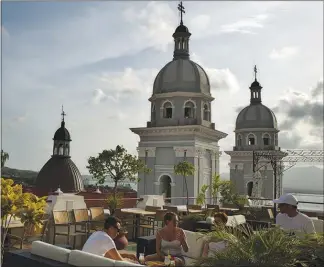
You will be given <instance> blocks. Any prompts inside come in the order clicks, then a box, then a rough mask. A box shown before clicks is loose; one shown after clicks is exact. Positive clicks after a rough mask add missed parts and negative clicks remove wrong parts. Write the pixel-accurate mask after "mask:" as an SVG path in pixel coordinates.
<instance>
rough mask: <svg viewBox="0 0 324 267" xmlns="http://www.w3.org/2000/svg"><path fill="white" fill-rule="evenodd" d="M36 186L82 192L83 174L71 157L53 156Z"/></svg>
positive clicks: (44, 167)
mask: <svg viewBox="0 0 324 267" xmlns="http://www.w3.org/2000/svg"><path fill="white" fill-rule="evenodd" d="M36 187H38V188H42V189H46V190H47V191H48V192H50V191H55V190H56V189H57V188H58V187H60V188H61V190H62V191H63V192H80V191H82V190H83V189H84V187H83V181H82V176H81V174H80V172H79V170H78V168H77V166H76V165H75V164H74V162H73V161H72V159H71V158H70V157H64V156H53V157H51V158H50V159H49V160H48V161H47V162H46V164H45V165H44V166H43V168H42V169H41V170H40V172H39V173H38V175H37V178H36Z"/></svg>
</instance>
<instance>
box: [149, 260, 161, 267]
mask: <svg viewBox="0 0 324 267" xmlns="http://www.w3.org/2000/svg"><path fill="white" fill-rule="evenodd" d="M145 265H146V266H151V267H153V266H161V267H164V266H165V265H164V262H163V261H147V262H145Z"/></svg>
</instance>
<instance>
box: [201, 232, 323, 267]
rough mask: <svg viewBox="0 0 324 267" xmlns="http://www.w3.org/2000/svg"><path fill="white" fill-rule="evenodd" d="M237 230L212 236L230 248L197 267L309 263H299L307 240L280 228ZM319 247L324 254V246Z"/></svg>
mask: <svg viewBox="0 0 324 267" xmlns="http://www.w3.org/2000/svg"><path fill="white" fill-rule="evenodd" d="M234 229H236V230H231V231H229V230H226V228H224V229H223V230H221V231H215V232H213V233H211V234H209V235H208V237H209V240H211V241H220V240H226V242H227V248H226V249H225V250H223V251H218V252H217V253H215V254H214V255H213V256H211V257H205V258H202V259H199V260H197V262H196V266H226V267H237V266H247V267H250V266H251V267H259V266H263V267H275V266H281V267H295V266H297V264H298V263H306V262H301V260H300V259H301V256H302V254H303V253H304V251H303V250H302V249H301V246H302V244H303V242H304V240H302V239H300V238H297V237H294V236H289V235H287V234H286V233H285V232H284V231H282V230H281V229H279V228H277V227H276V228H271V229H266V230H265V229H262V230H261V229H260V230H259V231H255V232H253V231H252V230H251V229H248V227H246V226H237V227H236V228H234ZM313 242H314V241H313ZM318 247H321V249H322V251H323V245H321V246H318ZM322 254H323V252H322ZM307 257H309V255H308V256H307ZM305 266H311V265H305ZM318 266H319V265H318Z"/></svg>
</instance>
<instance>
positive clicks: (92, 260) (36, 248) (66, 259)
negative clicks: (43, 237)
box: [30, 241, 143, 267]
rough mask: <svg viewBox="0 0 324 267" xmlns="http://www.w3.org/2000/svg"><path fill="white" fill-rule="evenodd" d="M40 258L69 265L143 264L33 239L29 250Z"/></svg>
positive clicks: (114, 265)
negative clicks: (115, 259)
mask: <svg viewBox="0 0 324 267" xmlns="http://www.w3.org/2000/svg"><path fill="white" fill-rule="evenodd" d="M30 253H31V254H32V255H36V256H39V257H42V258H46V259H50V260H53V261H56V262H61V263H66V264H68V265H69V266H88V267H91V266H93V267H94V266H96V267H99V266H106V267H122V266H143V265H139V264H133V263H128V262H121V261H114V260H111V259H108V258H105V257H101V256H98V255H94V254H91V253H87V252H83V251H80V250H69V249H66V248H61V247H58V246H54V245H52V244H48V243H44V242H42V241H34V242H33V243H32V248H31V252H30Z"/></svg>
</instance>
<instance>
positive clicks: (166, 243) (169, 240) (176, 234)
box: [145, 212, 188, 266]
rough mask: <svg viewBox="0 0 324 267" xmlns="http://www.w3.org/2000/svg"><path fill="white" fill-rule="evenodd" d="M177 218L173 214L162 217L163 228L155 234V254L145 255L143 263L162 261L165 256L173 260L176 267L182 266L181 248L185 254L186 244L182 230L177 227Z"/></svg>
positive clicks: (169, 213)
mask: <svg viewBox="0 0 324 267" xmlns="http://www.w3.org/2000/svg"><path fill="white" fill-rule="evenodd" d="M178 222H179V219H178V216H177V215H176V214H175V213H173V212H167V213H166V214H165V215H164V224H165V226H164V227H163V228H162V229H160V230H159V231H158V232H157V233H156V254H153V255H147V256H146V257H145V261H164V258H165V256H168V255H170V256H171V257H173V258H174V261H175V265H176V266H184V264H185V260H184V257H183V256H182V252H181V248H182V249H183V250H184V251H185V252H187V251H188V243H187V238H186V235H185V233H184V231H183V229H181V228H179V227H178Z"/></svg>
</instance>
